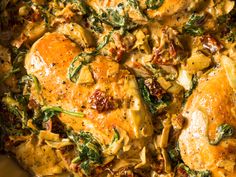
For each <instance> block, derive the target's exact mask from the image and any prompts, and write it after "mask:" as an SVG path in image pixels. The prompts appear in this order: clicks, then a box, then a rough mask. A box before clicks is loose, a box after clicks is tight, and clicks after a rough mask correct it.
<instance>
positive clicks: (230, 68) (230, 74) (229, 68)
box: [222, 55, 236, 91]
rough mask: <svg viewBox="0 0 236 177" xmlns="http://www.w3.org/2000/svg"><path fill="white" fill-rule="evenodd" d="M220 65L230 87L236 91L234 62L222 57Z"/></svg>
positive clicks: (235, 64) (235, 67) (235, 65)
mask: <svg viewBox="0 0 236 177" xmlns="http://www.w3.org/2000/svg"><path fill="white" fill-rule="evenodd" d="M222 65H223V67H224V69H225V72H226V75H227V78H228V81H229V84H230V86H231V87H232V88H233V89H234V91H236V61H235V60H233V59H231V58H229V57H227V56H225V55H223V56H222Z"/></svg>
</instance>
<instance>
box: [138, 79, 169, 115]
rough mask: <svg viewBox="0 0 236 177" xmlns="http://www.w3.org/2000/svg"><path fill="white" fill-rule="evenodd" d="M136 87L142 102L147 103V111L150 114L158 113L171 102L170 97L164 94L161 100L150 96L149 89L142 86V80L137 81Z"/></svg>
mask: <svg viewBox="0 0 236 177" xmlns="http://www.w3.org/2000/svg"><path fill="white" fill-rule="evenodd" d="M138 85H139V89H140V92H141V95H142V97H143V99H144V101H145V102H146V103H147V105H148V107H149V110H150V112H151V113H152V114H156V113H158V112H159V111H161V110H163V108H165V107H167V106H168V105H169V102H170V100H171V97H170V95H168V94H165V95H164V96H163V97H162V99H157V98H156V97H154V96H152V95H151V94H150V92H149V89H148V88H147V86H146V85H145V84H144V79H143V78H139V79H138Z"/></svg>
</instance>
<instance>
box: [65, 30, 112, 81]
mask: <svg viewBox="0 0 236 177" xmlns="http://www.w3.org/2000/svg"><path fill="white" fill-rule="evenodd" d="M112 33H113V31H112V32H110V33H108V34H107V35H106V36H104V38H103V41H102V42H101V43H100V44H99V45H98V46H97V48H96V49H95V50H94V51H92V52H90V53H86V52H82V53H80V54H79V55H77V56H76V57H75V58H74V59H73V61H72V62H71V64H70V66H69V68H68V78H69V79H70V80H71V81H72V82H76V81H77V79H78V78H79V75H78V74H79V71H80V70H81V68H82V66H83V65H87V64H89V63H90V62H92V60H93V57H94V56H96V55H97V54H99V51H100V50H101V49H102V48H103V47H105V46H106V45H107V44H108V42H109V40H110V37H111V34H112ZM76 62H78V64H77V66H76V65H75V64H76Z"/></svg>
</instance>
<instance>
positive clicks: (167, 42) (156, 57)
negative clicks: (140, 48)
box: [152, 27, 188, 65]
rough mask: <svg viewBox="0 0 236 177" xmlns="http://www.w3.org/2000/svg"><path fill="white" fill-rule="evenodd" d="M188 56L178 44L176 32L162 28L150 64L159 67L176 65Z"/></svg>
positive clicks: (179, 43)
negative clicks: (158, 42)
mask: <svg viewBox="0 0 236 177" xmlns="http://www.w3.org/2000/svg"><path fill="white" fill-rule="evenodd" d="M187 56H188V52H187V51H186V50H185V48H184V47H183V45H182V44H181V42H180V39H179V36H178V32H177V31H176V30H173V29H171V28H168V27H166V28H164V29H163V31H162V37H161V41H160V45H159V46H158V47H155V48H154V49H153V56H152V62H153V63H154V64H161V65H177V64H179V63H180V61H181V60H183V59H184V58H186V57H187Z"/></svg>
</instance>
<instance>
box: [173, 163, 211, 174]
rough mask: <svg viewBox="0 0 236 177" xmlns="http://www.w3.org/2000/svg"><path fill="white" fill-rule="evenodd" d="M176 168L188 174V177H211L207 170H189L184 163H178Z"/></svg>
mask: <svg viewBox="0 0 236 177" xmlns="http://www.w3.org/2000/svg"><path fill="white" fill-rule="evenodd" d="M177 168H181V169H182V170H184V171H185V172H186V173H187V174H188V177H211V171H209V170H204V171H195V170H191V169H190V168H189V167H188V166H187V165H185V164H184V163H180V164H179V165H178V166H177Z"/></svg>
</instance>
